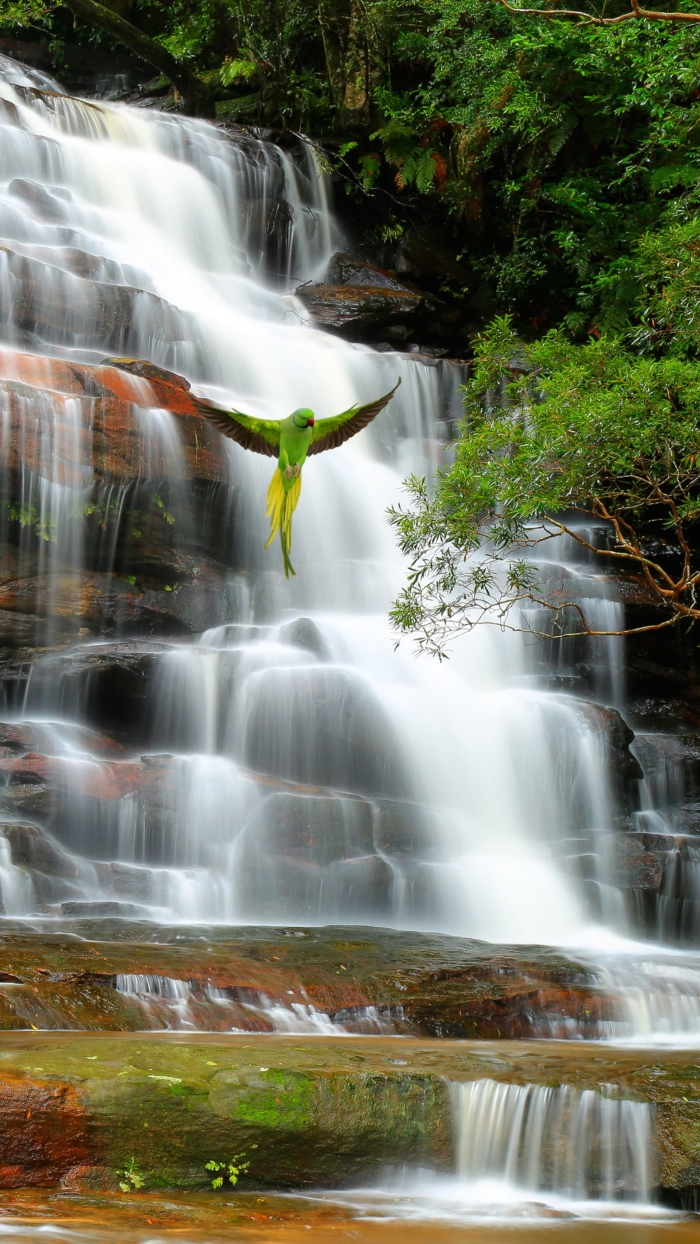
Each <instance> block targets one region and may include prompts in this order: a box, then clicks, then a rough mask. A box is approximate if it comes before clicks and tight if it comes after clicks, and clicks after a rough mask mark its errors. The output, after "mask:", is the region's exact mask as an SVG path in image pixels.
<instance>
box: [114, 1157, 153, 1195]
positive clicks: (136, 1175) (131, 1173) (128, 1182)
mask: <svg viewBox="0 0 700 1244" xmlns="http://www.w3.org/2000/svg"><path fill="white" fill-rule="evenodd" d="M117 1179H118V1180H119V1187H120V1188H121V1190H122V1192H136V1191H137V1190H138V1189H139V1188H143V1185H144V1184H145V1182H146V1175H145V1174H144V1172H143V1171H142V1170H141V1169H140V1168H139V1165H138V1163H137V1161H136V1158H135V1157H133V1156H132V1157H130V1158H129V1161H128V1162H126V1163H125V1165H124V1166H123V1167H121V1169H120V1170H118V1171H117Z"/></svg>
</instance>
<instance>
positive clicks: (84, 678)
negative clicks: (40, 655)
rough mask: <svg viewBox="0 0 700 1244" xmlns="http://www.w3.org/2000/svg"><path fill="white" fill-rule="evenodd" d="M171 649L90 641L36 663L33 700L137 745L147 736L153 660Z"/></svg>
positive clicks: (148, 644)
mask: <svg viewBox="0 0 700 1244" xmlns="http://www.w3.org/2000/svg"><path fill="white" fill-rule="evenodd" d="M170 650H171V649H170V647H169V645H168V644H166V643H160V642H158V641H152V640H151V641H143V640H133V641H118V642H116V643H113V644H92V645H89V646H87V647H84V648H75V649H72V650H70V651H69V652H66V653H57V654H55V655H50V656H47V657H45V658H44V659H43V660H41V661H38V662H37V663H36V666H35V668H34V671H33V676H32V689H33V692H34V694H35V696H36V701H35V702H42V703H44V704H46V705H47V706H49V705H51V704H56V706H57V707H58V706H60V708H61V711H62V713H64V714H65V715H70V714H71V710H72V711H73V712H74V713H76V714H78V713H80V715H81V716H83V718H84V720H86V721H87V722H88V723H89V724H90V725H91V726H93V727H96V728H97V729H98V730H100V731H105V732H106V733H108V734H109V735H111V736H113V737H114V738H116V739H117V740H118V741H122V740H123V741H124V742H128V743H130V744H131V745H132V746H134V745H136V746H138V745H139V740H142V741H145V740H146V739H147V738H148V737H149V727H150V723H151V719H152V713H153V700H152V682H153V678H154V675H155V673H156V670H157V668H158V662H159V660H160V658H161V657H162V655H163V654H165V653H167V652H169V651H170Z"/></svg>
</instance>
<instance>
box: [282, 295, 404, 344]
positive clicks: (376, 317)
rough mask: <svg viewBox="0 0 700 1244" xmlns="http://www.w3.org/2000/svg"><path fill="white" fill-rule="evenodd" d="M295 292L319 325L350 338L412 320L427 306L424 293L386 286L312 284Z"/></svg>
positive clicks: (360, 337)
mask: <svg viewBox="0 0 700 1244" xmlns="http://www.w3.org/2000/svg"><path fill="white" fill-rule="evenodd" d="M296 295H297V298H299V299H301V301H302V302H303V303H304V306H305V307H306V309H307V311H308V312H309V314H310V316H311V318H312V319H313V320H314V321H315V322H316V324H317V325H318V326H319V327H320V328H325V329H327V330H328V331H329V332H335V333H338V334H339V335H340V336H343V337H347V338H349V339H350V340H361V339H362V337H363V336H364V335H365V334H367V333H374V332H378V331H380V330H381V331H383V330H385V329H386V328H387V327H388V326H390V325H392V324H400V323H403V322H404V321H405V320H411V319H413V318H414V317H415V316H417V315H418V314H419V312H421V311H422V310H423V308H424V306H425V298H424V297H423V295H422V294H419V293H414V292H413V291H412V290H407V289H401V288H398V289H391V288H387V287H386V286H376V287H373V286H369V285H366V286H364V285H363V286H355V285H322V284H321V285H319V284H316V285H314V284H310V285H300V286H299V288H298V289H297V291H296Z"/></svg>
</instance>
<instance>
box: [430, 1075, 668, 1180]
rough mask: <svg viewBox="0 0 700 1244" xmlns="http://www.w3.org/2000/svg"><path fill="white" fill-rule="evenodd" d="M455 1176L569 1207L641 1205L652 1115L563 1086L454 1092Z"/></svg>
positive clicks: (491, 1084) (473, 1086)
mask: <svg viewBox="0 0 700 1244" xmlns="http://www.w3.org/2000/svg"><path fill="white" fill-rule="evenodd" d="M452 1092H453V1099H454V1111H455V1120H456V1127H457V1174H458V1177H459V1178H460V1179H461V1180H463V1181H466V1182H473V1183H476V1184H479V1183H482V1184H484V1185H487V1186H488V1184H489V1183H492V1182H493V1181H498V1180H503V1181H504V1182H505V1183H506V1184H510V1185H512V1186H513V1187H514V1188H519V1189H520V1190H521V1191H522V1192H529V1193H530V1194H532V1195H536V1194H537V1193H540V1192H553V1193H555V1194H558V1195H560V1196H563V1197H566V1198H568V1199H569V1200H572V1201H586V1200H591V1199H598V1200H603V1201H615V1200H630V1201H639V1202H642V1203H643V1202H645V1201H648V1199H649V1193H650V1189H651V1186H652V1180H653V1176H652V1170H651V1108H650V1107H649V1106H648V1105H647V1104H645V1103H644V1102H634V1101H627V1100H624V1099H620V1098H618V1097H616V1096H606V1095H605V1094H604V1093H601V1092H598V1091H594V1090H591V1089H588V1090H585V1091H583V1092H579V1091H578V1090H576V1089H573V1088H571V1087H569V1086H568V1085H562V1086H561V1087H560V1088H556V1089H553V1088H545V1087H543V1086H542V1085H539V1084H529V1085H523V1086H521V1085H516V1084H499V1083H498V1082H497V1081H495V1080H476V1081H474V1082H473V1083H470V1084H459V1085H453V1088H452Z"/></svg>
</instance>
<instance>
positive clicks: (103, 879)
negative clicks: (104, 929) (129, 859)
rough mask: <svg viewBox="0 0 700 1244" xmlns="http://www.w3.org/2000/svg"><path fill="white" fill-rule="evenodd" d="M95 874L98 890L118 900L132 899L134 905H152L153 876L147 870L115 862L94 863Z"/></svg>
mask: <svg viewBox="0 0 700 1244" xmlns="http://www.w3.org/2000/svg"><path fill="white" fill-rule="evenodd" d="M94 868H95V872H96V874H97V878H98V881H99V886H100V889H101V890H103V891H106V892H108V893H110V892H111V893H113V894H115V895H116V897H117V898H119V899H132V900H133V901H134V902H136V903H153V901H154V893H153V890H154V886H153V874H152V873H151V871H150V869H148V868H137V867H135V865H133V864H121V863H119V862H117V861H115V860H110V862H109V863H106V864H105V863H102V862H96V863H95V864H94Z"/></svg>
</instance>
